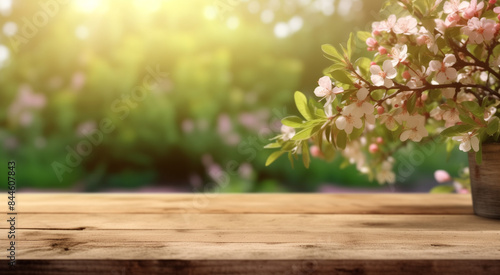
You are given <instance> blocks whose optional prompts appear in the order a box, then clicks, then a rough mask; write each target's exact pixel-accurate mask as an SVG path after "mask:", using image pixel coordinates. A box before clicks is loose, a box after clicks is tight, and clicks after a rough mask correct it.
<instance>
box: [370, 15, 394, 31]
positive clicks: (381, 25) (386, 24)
mask: <svg viewBox="0 0 500 275" xmlns="http://www.w3.org/2000/svg"><path fill="white" fill-rule="evenodd" d="M394 25H396V15H394V14H391V15H389V17H388V18H387V20H385V21H381V22H373V23H372V30H373V32H382V31H384V32H390V31H391V30H392V28H393V27H394Z"/></svg>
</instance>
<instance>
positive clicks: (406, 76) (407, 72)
mask: <svg viewBox="0 0 500 275" xmlns="http://www.w3.org/2000/svg"><path fill="white" fill-rule="evenodd" d="M403 78H404V79H410V78H411V75H410V72H409V71H404V72H403Z"/></svg>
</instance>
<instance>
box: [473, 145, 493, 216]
mask: <svg viewBox="0 0 500 275" xmlns="http://www.w3.org/2000/svg"><path fill="white" fill-rule="evenodd" d="M469 168H470V180H471V189H472V203H473V206H474V213H475V214H476V215H478V216H481V217H485V218H491V219H500V143H485V144H483V162H482V164H481V165H477V163H476V157H475V153H474V152H470V153H469Z"/></svg>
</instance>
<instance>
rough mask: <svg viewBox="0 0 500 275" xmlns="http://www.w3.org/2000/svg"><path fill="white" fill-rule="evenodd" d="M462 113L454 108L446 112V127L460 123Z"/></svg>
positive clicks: (444, 116) (444, 114)
mask: <svg viewBox="0 0 500 275" xmlns="http://www.w3.org/2000/svg"><path fill="white" fill-rule="evenodd" d="M459 116H460V113H459V112H458V109H457V108H452V109H449V110H446V111H444V113H443V120H444V121H445V122H446V127H451V126H454V125H456V124H457V122H460V117H459Z"/></svg>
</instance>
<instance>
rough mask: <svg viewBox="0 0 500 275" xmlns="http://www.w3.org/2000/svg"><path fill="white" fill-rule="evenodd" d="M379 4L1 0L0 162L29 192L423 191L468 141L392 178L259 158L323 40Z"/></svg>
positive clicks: (318, 65) (317, 60) (371, 16)
mask: <svg viewBox="0 0 500 275" xmlns="http://www.w3.org/2000/svg"><path fill="white" fill-rule="evenodd" d="M381 3H382V0H370V1H368V0H366V1H361V0H282V1H280V0H258V1H257V0H246V1H245V0H241V1H238V0H215V1H212V0H189V1H182V0H169V1H161V0H137V1H132V0H131V1H126V0H125V1H119V0H115V1H113V0H102V1H100V0H81V1H76V0H75V1H57V0H41V1H30V0H17V1H16V0H0V27H1V30H0V90H1V92H0V164H1V163H4V164H5V165H3V166H5V167H2V171H4V170H5V171H6V167H7V165H6V162H7V161H8V160H15V161H16V162H17V181H18V188H19V189H21V190H25V191H54V190H61V191H77V192H96V191H100V192H101V191H104V192H106V191H115V192H117V191H118V192H119V191H136V192H146V191H165V192H204V191H211V190H212V191H213V190H215V189H214V186H217V187H218V188H217V190H216V191H218V192H356V191H373V192H391V191H396V192H398V191H399V192H412V191H419V192H428V191H429V190H430V189H431V188H432V187H433V186H435V185H436V183H435V181H434V179H433V176H432V174H433V172H434V171H435V170H436V169H446V170H448V171H449V172H450V173H451V174H452V175H454V174H457V173H458V172H459V170H460V168H462V167H464V166H466V165H467V162H466V156H465V154H460V153H458V152H456V151H454V152H453V153H452V155H451V157H449V159H448V158H447V154H446V150H445V148H444V147H443V146H438V147H437V148H436V149H433V150H432V151H431V152H430V153H426V159H425V160H424V161H422V162H421V163H422V164H419V165H417V166H415V167H413V168H412V169H413V170H412V171H411V172H410V173H408V176H407V177H405V178H404V179H402V180H400V181H399V182H398V183H397V184H395V185H394V186H391V187H389V186H379V185H378V184H377V183H375V182H370V181H368V179H367V178H366V177H365V176H363V175H360V174H359V173H358V172H357V171H356V169H355V167H354V165H346V162H345V160H344V159H342V157H340V156H339V157H338V158H337V159H336V160H335V161H334V162H330V163H327V162H325V161H322V160H313V162H312V165H311V168H310V169H305V168H303V167H302V166H301V165H296V166H295V168H294V169H292V168H291V166H290V164H289V163H288V160H287V159H286V158H282V159H280V160H278V161H277V162H276V163H274V164H273V165H271V166H270V167H265V166H264V163H265V159H266V158H267V156H268V155H269V154H270V151H269V150H266V149H263V146H264V145H265V144H266V143H267V139H268V138H270V137H271V136H272V135H273V134H274V133H276V132H278V131H279V128H280V123H279V121H280V119H281V118H283V117H284V116H287V115H293V114H296V113H297V111H296V110H295V108H294V104H293V93H294V92H295V91H297V90H299V91H302V92H304V93H305V94H307V95H309V96H311V95H313V93H312V91H313V89H314V88H315V86H316V81H317V79H318V78H319V77H320V76H322V70H323V69H324V68H325V67H328V66H329V65H330V63H329V61H328V60H326V59H325V58H324V57H323V55H322V52H321V49H320V46H321V45H322V44H327V43H328V44H333V45H338V44H339V43H342V42H344V41H346V39H347V36H348V35H349V32H351V31H356V30H369V29H370V22H371V21H374V20H381V19H382V18H379V16H381V15H380V14H379V12H378V11H379V9H380V6H381ZM144 83H146V84H144ZM415 150H420V149H419V148H418V147H415V146H413V145H412V146H410V148H409V149H408V150H406V151H403V152H401V153H400V155H398V156H395V158H396V160H397V161H404V160H405V159H408V158H410V157H411V153H412V152H414V151H415ZM340 167H343V169H341V168H340ZM5 173H6V172H5ZM2 188H4V189H5V188H6V185H2Z"/></svg>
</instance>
